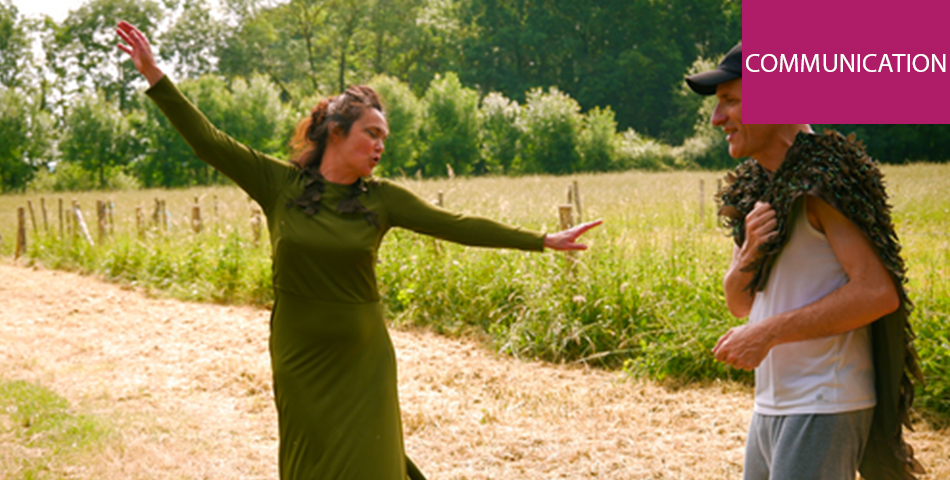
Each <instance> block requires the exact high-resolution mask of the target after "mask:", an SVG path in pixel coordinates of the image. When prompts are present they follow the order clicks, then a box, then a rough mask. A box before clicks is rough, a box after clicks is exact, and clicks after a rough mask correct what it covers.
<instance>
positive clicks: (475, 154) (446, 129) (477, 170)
mask: <svg viewBox="0 0 950 480" xmlns="http://www.w3.org/2000/svg"><path fill="white" fill-rule="evenodd" d="M425 108H426V113H425V120H424V121H423V123H422V143H423V145H424V147H423V149H424V150H423V151H422V152H421V154H420V164H421V166H422V169H423V173H424V174H425V175H427V176H443V175H446V174H447V173H448V168H449V167H447V165H448V166H450V167H451V168H452V170H453V171H454V172H455V173H457V174H460V175H465V174H469V173H474V174H476V175H481V174H484V173H486V172H487V171H488V168H487V165H486V163H485V162H484V159H483V158H482V156H481V151H480V148H479V143H480V142H479V129H480V126H481V119H480V117H479V112H478V93H477V92H475V91H474V90H471V89H468V88H465V87H463V86H462V84H461V82H459V79H458V76H456V75H455V74H454V73H448V74H446V75H445V77H439V76H436V78H435V79H434V80H433V81H432V83H431V84H430V85H429V90H428V91H426V95H425Z"/></svg>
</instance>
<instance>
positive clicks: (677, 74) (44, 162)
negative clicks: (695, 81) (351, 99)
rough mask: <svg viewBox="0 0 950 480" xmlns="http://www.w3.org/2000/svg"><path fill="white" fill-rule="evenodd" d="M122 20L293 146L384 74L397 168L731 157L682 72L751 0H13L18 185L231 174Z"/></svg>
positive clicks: (11, 186) (664, 164) (4, 56)
mask: <svg viewBox="0 0 950 480" xmlns="http://www.w3.org/2000/svg"><path fill="white" fill-rule="evenodd" d="M119 19H125V20H127V21H129V22H131V23H134V24H136V25H137V26H138V27H139V28H140V29H141V30H143V31H144V32H145V33H146V34H147V35H148V36H149V38H150V39H152V42H153V45H154V47H155V49H156V50H157V53H158V55H159V57H160V58H161V59H162V61H163V66H164V68H165V69H166V72H167V73H169V74H170V75H171V76H172V77H173V78H174V79H175V80H176V81H177V82H178V83H179V85H180V87H181V88H182V90H183V91H185V93H186V94H187V95H189V97H191V98H192V100H193V101H195V103H197V104H198V106H199V108H201V109H202V111H204V112H205V114H206V115H207V116H208V117H209V118H210V119H211V120H212V121H213V122H214V123H215V124H216V125H218V126H219V127H220V128H221V129H222V130H224V131H226V132H227V133H229V134H231V135H232V136H234V137H235V138H237V139H238V140H240V141H242V142H245V143H247V144H249V145H251V146H253V147H254V148H257V149H259V150H262V151H264V152H267V153H271V154H274V155H277V156H281V157H282V158H286V157H287V155H288V154H289V152H288V151H287V143H288V139H289V136H290V134H291V132H292V130H293V127H294V124H295V122H296V121H297V120H298V119H300V118H303V117H304V116H306V114H307V112H309V109H310V108H311V107H312V105H313V104H315V103H316V101H317V99H319V98H320V97H321V96H326V95H330V94H334V93H336V92H339V91H341V90H342V89H343V88H345V87H346V86H347V85H349V84H354V83H369V84H371V85H373V86H374V87H376V88H377V89H379V90H380V92H381V94H382V96H383V98H384V100H386V102H387V108H388V116H389V120H390V124H391V125H390V128H391V130H392V134H391V136H390V138H389V139H388V141H387V145H386V153H385V154H384V158H383V162H382V163H381V164H380V166H379V167H378V173H379V174H381V175H388V176H394V175H423V176H438V175H447V174H449V172H450V171H452V172H454V173H455V174H460V175H463V174H467V175H482V174H523V173H569V172H577V171H608V170H616V169H629V168H649V169H665V168H688V167H703V168H723V167H726V166H729V165H731V164H732V162H731V161H730V160H729V159H728V156H727V155H726V149H725V145H724V142H723V139H722V138H721V137H722V135H721V134H720V133H718V132H715V131H713V129H712V128H710V127H709V125H708V118H709V114H710V112H711V109H712V105H713V104H712V103H711V102H710V99H708V98H707V99H703V98H701V97H699V96H698V95H695V94H692V93H690V92H688V91H687V90H686V89H685V88H684V83H683V76H684V75H686V74H687V73H688V72H690V71H697V70H699V69H702V68H709V67H710V66H711V65H714V63H715V60H716V59H717V58H716V57H717V55H719V54H721V53H722V52H725V51H726V50H728V48H729V47H731V46H732V45H733V44H734V43H735V42H736V40H737V39H739V37H741V24H742V21H741V20H742V19H741V1H739V0H599V1H596V2H573V1H569V0H537V1H532V0H289V1H277V0H224V1H223V3H222V4H221V6H220V9H219V10H218V11H214V10H212V7H211V5H210V4H209V3H208V2H207V0H163V1H162V2H157V1H156V0H143V1H139V0H88V1H87V2H86V3H84V4H83V5H82V6H81V7H80V8H78V9H76V10H74V11H72V12H70V13H69V15H68V16H67V17H66V18H65V19H64V20H63V21H62V22H56V21H54V20H52V19H51V18H48V17H46V18H25V17H23V16H22V15H20V14H19V13H18V12H17V10H16V8H15V7H14V6H13V5H12V3H11V0H0V112H2V118H0V138H2V139H3V142H2V143H0V189H2V191H16V190H22V189H24V188H26V187H27V186H28V185H30V184H31V183H32V184H33V185H34V186H36V187H43V188H56V189H75V188H93V187H108V186H121V185H143V186H165V187H174V186H185V185H201V184H209V183H215V182H219V181H222V179H220V178H219V177H217V175H216V174H215V173H214V172H213V171H209V170H208V168H207V167H206V166H204V164H202V163H201V162H199V161H197V160H196V159H194V157H193V156H192V154H191V152H190V149H188V148H187V146H186V145H184V143H183V142H181V141H180V139H178V138H177V136H176V135H174V134H173V133H172V132H171V130H170V127H169V126H168V124H167V122H166V121H165V120H164V118H162V116H161V115H160V114H159V113H158V112H157V110H155V109H154V108H153V107H152V106H151V103H150V102H149V101H147V99H145V98H144V96H143V95H142V93H141V92H142V90H143V89H144V88H145V86H146V85H145V83H144V80H143V79H141V78H140V76H139V75H138V73H137V72H136V71H135V70H134V67H133V66H132V64H131V62H129V61H127V60H125V58H123V56H122V55H121V52H119V51H118V50H117V49H116V48H115V43H116V38H115V35H114V33H113V28H114V25H115V23H116V21H117V20H119ZM34 42H36V43H37V44H38V45H39V46H40V48H39V50H40V51H41V54H40V55H38V56H37V55H34V48H33V44H34ZM857 127H858V128H857V129H858V130H860V131H861V132H864V133H865V134H866V135H867V137H868V140H867V143H868V144H869V146H871V147H872V148H873V149H876V150H877V149H879V150H880V151H881V152H884V153H885V155H881V158H884V159H885V160H888V161H902V160H904V159H906V158H927V159H934V160H936V159H942V156H941V148H942V147H943V146H944V145H942V144H941V143H940V142H941V140H940V139H941V138H943V137H948V136H946V135H941V134H942V133H943V131H942V130H940V129H941V128H945V127H942V126H928V127H931V128H930V129H929V130H927V129H924V128H915V127H923V126H890V127H893V128H891V129H890V130H884V129H883V128H884V127H885V126H875V125H865V126H857ZM879 132H883V133H882V134H879ZM944 151H945V150H944ZM874 153H875V152H874V151H873V150H872V154H874Z"/></svg>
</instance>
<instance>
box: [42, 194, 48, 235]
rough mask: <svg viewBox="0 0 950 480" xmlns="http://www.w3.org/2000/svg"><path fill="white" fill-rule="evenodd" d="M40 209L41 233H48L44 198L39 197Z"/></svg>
mask: <svg viewBox="0 0 950 480" xmlns="http://www.w3.org/2000/svg"><path fill="white" fill-rule="evenodd" d="M40 210H42V211H43V233H49V221H48V220H47V219H46V198H45V197H40Z"/></svg>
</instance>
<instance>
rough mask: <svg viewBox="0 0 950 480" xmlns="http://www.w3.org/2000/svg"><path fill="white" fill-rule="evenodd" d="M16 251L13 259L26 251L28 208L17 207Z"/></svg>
mask: <svg viewBox="0 0 950 480" xmlns="http://www.w3.org/2000/svg"><path fill="white" fill-rule="evenodd" d="M16 224H17V227H16V253H14V254H13V259H14V260H16V259H18V258H20V255H23V254H24V253H26V210H24V209H23V207H17V209H16Z"/></svg>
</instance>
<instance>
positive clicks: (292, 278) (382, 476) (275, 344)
mask: <svg viewBox="0 0 950 480" xmlns="http://www.w3.org/2000/svg"><path fill="white" fill-rule="evenodd" d="M116 31H117V33H118V35H119V36H120V37H121V38H122V40H124V41H125V44H121V43H120V44H119V48H120V49H122V50H123V51H125V52H126V53H128V54H129V55H130V56H131V57H132V61H133V62H134V63H135V67H136V68H137V69H138V70H139V71H140V72H141V73H142V74H143V75H144V76H145V77H146V79H147V80H148V82H149V84H150V88H149V89H148V90H147V91H146V94H147V95H148V96H149V97H150V98H151V99H152V100H153V101H154V102H155V103H156V104H157V105H158V107H159V108H160V109H161V110H162V112H163V113H164V114H165V115H166V116H167V117H168V119H169V120H170V121H171V123H172V125H174V127H175V129H176V130H178V132H179V133H180V134H181V135H182V137H183V138H184V139H185V141H186V142H187V143H188V144H189V145H190V146H191V147H192V149H193V150H194V152H195V154H196V155H197V156H198V157H199V158H201V159H202V160H204V161H206V162H207V163H209V164H210V165H212V166H213V167H214V168H216V169H218V170H219V171H221V172H223V173H224V174H225V175H227V176H228V177H230V178H231V179H233V180H234V181H235V183H237V184H238V185H239V186H240V187H241V188H242V189H243V190H245V191H246V192H247V193H248V194H249V195H250V196H251V197H252V198H253V199H254V200H256V201H257V203H259V204H260V205H261V208H262V209H263V211H264V212H265V214H266V216H267V225H268V227H269V230H270V235H271V245H272V249H273V251H272V255H273V275H274V294H275V302H274V310H273V312H272V314H271V336H270V353H271V362H272V368H273V374H274V394H275V400H276V403H277V413H278V428H279V430H280V448H279V465H280V477H281V479H306V480H311V479H321V480H331V479H333V480H337V479H339V480H344V479H347V480H349V479H352V480H404V479H406V478H407V477H408V478H412V479H416V478H423V477H422V475H421V474H420V473H419V471H418V469H417V468H416V467H415V465H413V464H412V462H411V461H409V460H408V458H406V456H405V453H404V448H403V437H402V425H401V421H400V414H399V400H398V396H397V383H396V359H395V355H394V352H393V346H392V342H391V340H390V338H389V334H388V332H387V330H386V326H385V323H384V321H383V310H382V306H381V304H380V298H379V292H378V290H377V283H376V272H375V265H376V257H377V250H378V248H379V245H380V242H381V241H382V238H383V236H384V235H385V233H386V231H387V230H389V229H390V228H391V227H403V228H408V229H411V230H414V231H416V232H420V233H424V234H427V235H433V236H436V237H439V238H443V239H446V240H450V241H454V242H458V243H463V244H466V245H478V246H487V247H507V248H518V249H523V250H537V251H540V250H543V249H544V247H548V248H553V249H557V250H581V249H584V248H586V247H585V246H584V245H581V244H578V243H576V242H575V240H576V239H577V237H579V236H580V235H581V234H583V233H584V232H585V231H587V230H589V229H590V228H593V227H594V226H596V225H598V224H599V223H600V222H592V223H587V224H583V225H578V226H577V227H574V228H572V229H569V230H565V231H562V232H558V233H554V234H550V235H544V234H541V233H536V232H530V231H526V230H522V229H520V228H513V227H509V226H506V225H503V224H500V223H497V222H494V221H491V220H488V219H484V218H479V217H472V216H464V215H459V214H454V213H450V212H448V211H445V210H442V209H440V208H436V207H434V206H431V205H429V204H428V203H427V202H425V201H423V200H421V199H419V198H418V197H417V196H415V195H414V194H412V193H411V192H409V191H408V190H406V189H405V188H403V187H401V186H399V185H397V184H395V183H392V182H389V181H386V180H382V179H375V178H371V177H370V174H371V173H372V170H373V167H374V166H376V164H377V163H378V162H379V160H380V157H381V155H382V153H383V142H384V140H385V139H386V135H387V134H388V133H389V129H388V124H387V122H386V118H385V116H384V115H383V109H382V106H381V105H380V102H379V99H378V98H377V96H376V93H375V92H374V91H373V90H372V89H371V88H369V87H365V86H357V87H351V88H350V89H349V90H347V91H346V92H344V93H343V94H341V95H338V96H336V97H333V98H328V99H325V100H323V101H321V102H320V103H319V104H318V105H317V106H316V107H314V109H313V112H312V114H311V115H310V117H308V118H307V119H304V120H303V121H302V122H301V124H300V125H299V126H298V128H297V134H296V135H295V137H294V142H293V144H294V147H295V149H296V150H297V154H296V155H295V156H294V159H293V161H292V162H290V163H287V162H283V161H280V160H277V159H274V158H271V157H269V156H267V155H264V154H262V153H260V152H257V151H254V150H252V149H250V148H248V147H247V146H245V145H242V144H240V143H238V142H236V141H235V140H233V139H232V138H230V137H228V136H227V135H225V134H224V133H222V132H221V131H219V130H217V129H216V128H215V127H214V126H213V125H211V123H210V122H208V120H207V119H206V118H205V117H204V115H202V114H201V112H199V111H198V110H197V109H196V108H195V106H194V105H192V104H191V102H189V101H188V99H187V98H186V97H185V96H184V95H182V94H181V92H179V90H178V89H177V88H176V87H175V85H174V84H173V83H172V82H171V81H170V80H169V79H168V78H167V77H166V76H165V75H164V74H163V73H162V72H161V70H159V68H158V67H157V65H156V63H155V60H154V57H153V56H152V53H151V49H150V47H149V43H148V40H147V39H146V37H145V36H144V35H143V34H142V33H141V32H140V31H139V30H138V29H136V28H135V27H134V26H132V25H130V24H128V23H126V22H120V23H119V25H118V28H117V29H116Z"/></svg>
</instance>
